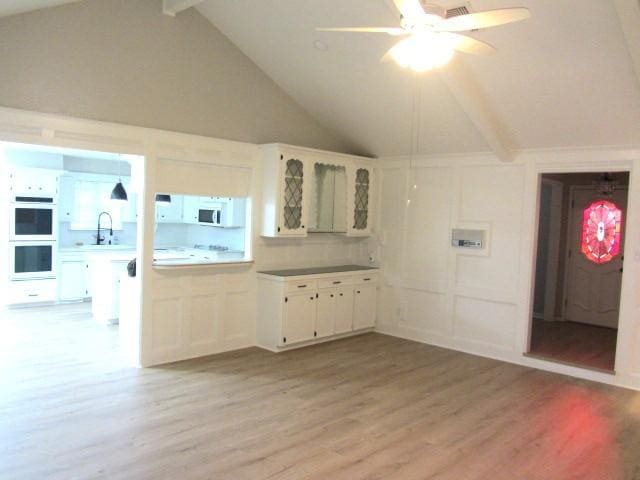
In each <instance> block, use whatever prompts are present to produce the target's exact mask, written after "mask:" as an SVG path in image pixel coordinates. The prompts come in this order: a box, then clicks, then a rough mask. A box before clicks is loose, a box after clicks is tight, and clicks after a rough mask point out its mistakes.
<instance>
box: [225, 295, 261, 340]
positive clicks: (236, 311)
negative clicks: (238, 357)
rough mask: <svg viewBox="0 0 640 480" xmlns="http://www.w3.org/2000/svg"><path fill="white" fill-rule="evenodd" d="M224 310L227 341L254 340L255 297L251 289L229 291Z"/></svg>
mask: <svg viewBox="0 0 640 480" xmlns="http://www.w3.org/2000/svg"><path fill="white" fill-rule="evenodd" d="M226 297H227V298H226V302H225V312H224V323H223V325H224V332H223V335H224V339H225V340H226V341H237V340H251V341H252V340H253V338H248V336H249V334H250V332H251V331H252V317H251V314H252V311H253V303H254V302H255V300H254V297H253V296H252V295H250V293H249V291H244V292H231V293H227V295H226Z"/></svg>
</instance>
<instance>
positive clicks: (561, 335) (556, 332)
mask: <svg viewBox="0 0 640 480" xmlns="http://www.w3.org/2000/svg"><path fill="white" fill-rule="evenodd" d="M617 338H618V331H617V330H614V329H613V328H606V327H597V326H594V325H587V324H585V323H577V322H545V321H543V320H534V321H533V325H532V329H531V348H530V353H532V354H534V355H536V356H540V357H545V358H550V359H553V360H559V361H561V362H565V363H571V364H575V365H582V366H586V367H591V368H596V369H600V370H608V371H613V369H614V364H615V359H616V341H617Z"/></svg>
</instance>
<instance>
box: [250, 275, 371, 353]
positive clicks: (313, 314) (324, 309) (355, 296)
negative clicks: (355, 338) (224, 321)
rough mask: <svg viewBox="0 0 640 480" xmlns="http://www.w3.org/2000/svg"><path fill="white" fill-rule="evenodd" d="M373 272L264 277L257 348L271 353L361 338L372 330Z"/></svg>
mask: <svg viewBox="0 0 640 480" xmlns="http://www.w3.org/2000/svg"><path fill="white" fill-rule="evenodd" d="M377 277H378V274H377V271H376V270H352V271H348V272H329V273H319V274H314V273H310V274H305V275H297V274H294V275H290V274H286V275H284V276H283V275H282V272H262V273H260V274H259V282H258V302H259V303H258V312H259V313H258V326H257V341H258V345H260V346H262V347H264V348H267V349H269V350H272V351H280V350H282V349H286V348H288V347H290V346H301V345H305V344H308V343H313V342H314V341H320V340H322V339H325V340H326V339H330V338H332V337H337V336H343V335H345V334H351V333H353V332H363V331H367V330H368V329H371V328H372V327H373V326H374V325H375V318H376V301H377V293H376V291H377Z"/></svg>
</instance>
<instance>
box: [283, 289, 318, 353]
mask: <svg viewBox="0 0 640 480" xmlns="http://www.w3.org/2000/svg"><path fill="white" fill-rule="evenodd" d="M316 300H317V299H316V296H315V294H314V293H306V292H305V293H296V294H291V295H287V296H286V297H285V307H284V316H283V318H282V342H281V344H282V345H290V344H292V343H298V342H305V341H307V340H312V339H313V338H314V337H315V336H316V317H317V310H316V303H317V301H316Z"/></svg>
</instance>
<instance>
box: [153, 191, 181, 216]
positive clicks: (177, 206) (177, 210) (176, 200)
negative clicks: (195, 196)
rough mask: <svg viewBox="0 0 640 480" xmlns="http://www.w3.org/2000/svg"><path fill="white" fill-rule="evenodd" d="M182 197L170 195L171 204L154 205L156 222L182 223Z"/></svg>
mask: <svg viewBox="0 0 640 480" xmlns="http://www.w3.org/2000/svg"><path fill="white" fill-rule="evenodd" d="M182 198H183V197H182V195H171V203H170V204H169V205H162V204H157V203H156V222H158V223H182V217H183V215H184V214H183V207H182Z"/></svg>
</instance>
